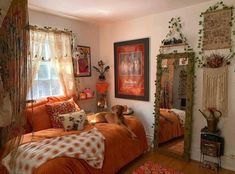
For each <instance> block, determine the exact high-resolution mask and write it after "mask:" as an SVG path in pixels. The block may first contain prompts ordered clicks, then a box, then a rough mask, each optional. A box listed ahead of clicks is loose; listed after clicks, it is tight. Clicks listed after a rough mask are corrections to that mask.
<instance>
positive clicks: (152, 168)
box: [132, 161, 184, 174]
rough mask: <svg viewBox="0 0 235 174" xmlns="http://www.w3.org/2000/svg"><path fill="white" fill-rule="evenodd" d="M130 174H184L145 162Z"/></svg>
mask: <svg viewBox="0 0 235 174" xmlns="http://www.w3.org/2000/svg"><path fill="white" fill-rule="evenodd" d="M132 174H184V173H182V172H180V171H176V170H174V169H171V168H168V167H163V166H162V165H160V164H158V163H154V162H152V161H147V162H145V163H144V165H142V166H140V167H139V168H138V169H136V170H135V171H134V172H133V173H132Z"/></svg>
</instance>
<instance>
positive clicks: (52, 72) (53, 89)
mask: <svg viewBox="0 0 235 174" xmlns="http://www.w3.org/2000/svg"><path fill="white" fill-rule="evenodd" d="M43 45H44V48H43V53H42V55H44V57H43V58H42V60H41V61H40V65H39V69H38V72H37V74H36V76H35V78H34V80H33V84H32V90H31V91H29V93H28V99H34V100H37V99H42V98H46V97H48V96H58V95H63V94H64V93H63V90H62V85H61V84H60V80H59V75H58V73H57V72H56V69H55V67H54V66H53V63H52V61H51V60H50V59H49V57H50V48H49V43H48V40H45V43H44V44H43Z"/></svg>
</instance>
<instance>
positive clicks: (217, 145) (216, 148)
mask: <svg viewBox="0 0 235 174" xmlns="http://www.w3.org/2000/svg"><path fill="white" fill-rule="evenodd" d="M223 154H224V138H223V137H221V136H220V131H218V132H217V133H209V132H204V131H203V130H202V131H201V157H200V162H201V164H202V167H206V168H210V169H213V170H216V171H218V170H219V168H221V156H222V155H223ZM205 156H209V157H212V158H214V159H215V161H214V160H213V161H212V158H210V160H205ZM208 159H209V158H208Z"/></svg>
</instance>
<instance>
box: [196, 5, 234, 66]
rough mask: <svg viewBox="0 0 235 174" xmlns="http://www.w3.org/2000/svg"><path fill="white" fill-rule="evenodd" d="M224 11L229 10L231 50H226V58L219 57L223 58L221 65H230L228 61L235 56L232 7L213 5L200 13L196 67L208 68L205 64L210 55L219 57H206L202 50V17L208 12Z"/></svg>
mask: <svg viewBox="0 0 235 174" xmlns="http://www.w3.org/2000/svg"><path fill="white" fill-rule="evenodd" d="M226 9H231V22H230V26H231V44H232V46H231V48H229V49H228V51H229V53H228V55H227V56H224V55H221V54H220V56H222V57H223V64H230V60H231V59H232V58H233V57H234V56H235V51H234V45H233V41H234V40H233V39H234V37H233V36H234V35H235V29H234V28H233V27H234V23H235V20H234V19H235V17H234V7H233V6H227V5H225V4H224V3H223V1H220V2H217V3H216V4H215V5H213V6H210V7H209V8H208V9H207V10H206V11H205V12H202V13H201V14H200V17H201V20H200V21H199V26H200V29H199V32H198V34H199V39H198V46H197V47H198V49H199V52H198V56H197V57H196V63H197V64H198V67H199V68H201V67H208V65H207V62H208V58H209V57H211V56H212V55H214V56H215V55H217V56H218V55H219V54H218V53H212V54H211V53H210V55H209V56H208V55H206V53H205V50H203V36H204V35H203V34H204V28H203V24H204V18H203V15H204V14H205V13H210V12H215V11H218V10H226ZM224 50H226V49H224Z"/></svg>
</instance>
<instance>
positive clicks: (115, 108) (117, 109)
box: [111, 105, 125, 116]
mask: <svg viewBox="0 0 235 174" xmlns="http://www.w3.org/2000/svg"><path fill="white" fill-rule="evenodd" d="M111 109H112V111H113V112H114V113H115V114H117V115H118V116H121V115H122V114H123V112H124V110H125V107H124V106H122V105H114V106H113V107H112V108H111Z"/></svg>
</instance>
